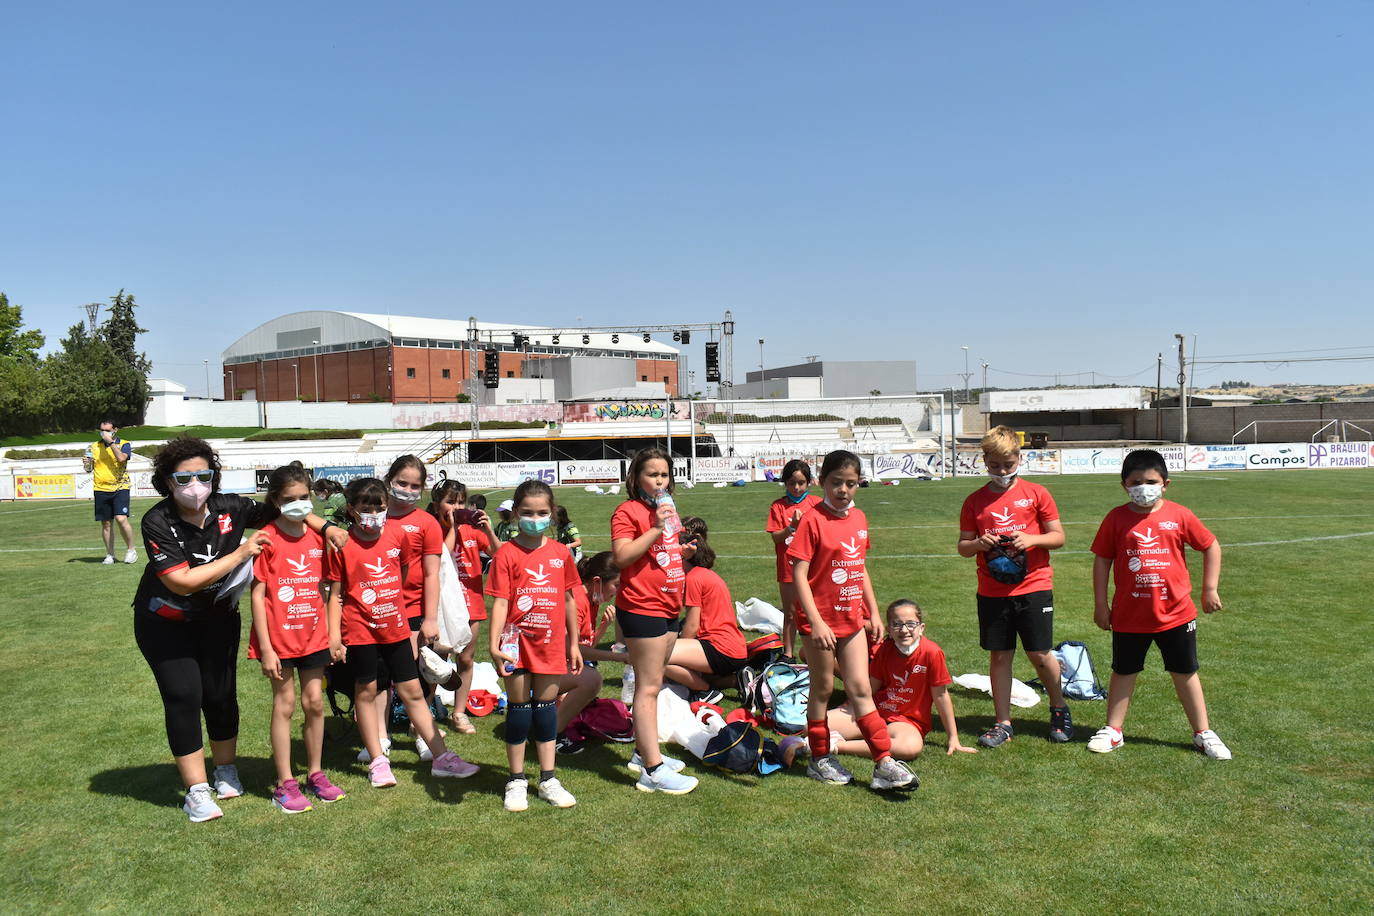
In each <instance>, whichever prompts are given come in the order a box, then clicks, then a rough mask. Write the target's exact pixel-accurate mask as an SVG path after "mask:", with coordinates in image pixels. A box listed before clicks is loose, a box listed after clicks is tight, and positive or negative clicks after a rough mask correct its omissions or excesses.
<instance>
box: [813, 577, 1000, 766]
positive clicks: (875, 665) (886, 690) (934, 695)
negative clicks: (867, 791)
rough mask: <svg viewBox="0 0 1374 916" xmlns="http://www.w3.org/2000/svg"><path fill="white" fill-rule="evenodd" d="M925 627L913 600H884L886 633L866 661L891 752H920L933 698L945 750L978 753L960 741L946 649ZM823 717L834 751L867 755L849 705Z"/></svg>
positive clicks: (904, 756)
mask: <svg viewBox="0 0 1374 916" xmlns="http://www.w3.org/2000/svg"><path fill="white" fill-rule="evenodd" d="M925 628H926V624H925V614H924V612H923V611H922V610H921V608H920V605H918V604H917V603H916V602H915V601H912V600H910V599H908V598H899V599H897V600H896V601H894V602H892V603H891V604H889V605H888V606H887V639H884V640H883V641H882V642H881V643H879V644H878V648H877V649H876V650H875V651H874V653H873V658H872V660H871V661H870V662H869V663H868V677H869V680H871V681H872V682H873V700H874V702H875V703H876V704H877V706H878V713H879V715H881V716H882V717H883V721H885V722H886V723H887V733H888V734H889V735H890V736H891V737H892V756H893V757H896V758H897V759H898V760H915V759H916V757H917V755H919V754H920V753H921V751H922V750H923V749H924V747H925V736H926V735H927V734H928V733H929V732H930V728H931V716H930V709H931V705H932V704H934V706H935V708H936V709H937V710H938V711H939V713H940V724H941V725H942V726H944V729H945V733H946V734H947V735H948V736H949V740H948V744H947V750H946V751H945V753H946V754H947V755H952V754H954V753H957V752H959V751H962V752H964V753H966V754H976V753H977V752H978V749H977V748H975V747H965V746H964V745H963V744H961V743H960V742H959V729H958V726H957V725H956V723H955V721H954V701H953V700H952V699H951V698H950V695H949V690H948V685H949V684H950V683H951V682H952V681H953V679H952V678H951V677H950V676H949V668H948V667H946V665H945V653H944V651H943V650H942V649H941V648H940V647H939V646H938V645H936V644H935V641H934V640H932V639H926V638H924V637H925ZM826 719H827V721H828V723H829V725H830V730H831V737H830V744H831V750H832V751H838V752H839V753H841V754H854V755H856V756H860V757H868V756H871V754H872V752H871V751H870V750H869V747H868V743H867V742H866V741H864V740H863V732H862V731H861V730H860V729H859V724H858V723H857V722H856V721H854V714H853V712H852V711H851V710H850V708H849V707H848V706H847V705H846V706H841V707H839V708H837V709H832V710H830V712H829V713H828V714H827V716H826Z"/></svg>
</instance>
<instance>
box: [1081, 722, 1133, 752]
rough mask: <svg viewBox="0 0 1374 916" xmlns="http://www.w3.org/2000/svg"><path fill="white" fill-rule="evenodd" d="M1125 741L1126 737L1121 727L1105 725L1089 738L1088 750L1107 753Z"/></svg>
mask: <svg viewBox="0 0 1374 916" xmlns="http://www.w3.org/2000/svg"><path fill="white" fill-rule="evenodd" d="M1125 743H1126V737H1125V736H1124V735H1122V734H1121V731H1120V730H1119V729H1115V728H1112V727H1111V726H1110V725H1104V726H1102V727H1101V728H1099V729H1098V730H1097V734H1095V735H1093V736H1092V737H1091V738H1089V739H1088V750H1090V751H1092V752H1093V753H1095V754H1107V753H1110V752H1111V751H1114V750H1116V749H1117V748H1119V747H1121V745H1123V744H1125Z"/></svg>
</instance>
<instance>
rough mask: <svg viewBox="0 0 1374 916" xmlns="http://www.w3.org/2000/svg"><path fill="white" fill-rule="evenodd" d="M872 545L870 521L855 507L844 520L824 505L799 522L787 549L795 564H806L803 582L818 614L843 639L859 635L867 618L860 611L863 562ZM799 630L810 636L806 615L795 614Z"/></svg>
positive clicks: (865, 609) (862, 595)
mask: <svg viewBox="0 0 1374 916" xmlns="http://www.w3.org/2000/svg"><path fill="white" fill-rule="evenodd" d="M870 546H871V541H870V540H869V536H868V516H866V515H864V513H863V510H862V509H859V508H858V507H857V506H851V507H850V508H849V512H847V513H846V514H845V515H844V516H843V517H841V516H839V515H836V514H835V512H834V510H832V509H831V508H830V507H829V506H828V505H826V504H825V503H824V502H821V503H819V504H817V505H816V507H815V508H814V509H812V510H811V511H810V512H808V513H806V514H805V515H803V516H802V520H801V524H800V525H798V526H797V533H796V534H795V535H794V536H793V537H792V543H791V544H790V545H788V548H787V556H788V557H790V558H791V559H792V560H793V562H796V561H799V560H805V561H807V562H809V563H810V564H811V565H810V568H809V569H808V570H807V576H806V581H807V582H808V583H809V584H810V586H811V597H812V599H813V600H814V601H815V602H816V611H817V612H818V613H819V614H820V615H821V619H822V620H824V621H825V623H826V626H828V627H830V629H831V630H832V631H834V633H835V638H836V639H843V638H844V637H846V636H848V635H850V634H851V633H854V632H857V631H858V630H859V629H860V628H861V627H862V626H863V623H864V620H865V619H867V617H868V609H867V608H866V607H865V606H864V590H863V584H864V577H865V576H867V574H868V573H867V571H866V570H865V568H864V558H865V557H866V556H867V555H868V549H869V547H870ZM797 629H799V630H800V631H801V632H802V633H805V634H809V633H810V632H811V623H810V621H809V620H807V617H806V614H804V613H802V612H800V611H799V612H798V613H797Z"/></svg>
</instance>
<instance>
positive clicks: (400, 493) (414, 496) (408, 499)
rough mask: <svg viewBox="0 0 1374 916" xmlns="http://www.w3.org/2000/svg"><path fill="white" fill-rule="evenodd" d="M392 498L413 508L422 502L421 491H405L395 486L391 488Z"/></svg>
mask: <svg viewBox="0 0 1374 916" xmlns="http://www.w3.org/2000/svg"><path fill="white" fill-rule="evenodd" d="M391 498H392V499H394V500H395V501H396V502H398V503H405V504H406V505H407V506H413V505H415V504H416V503H417V502H419V501H420V491H419V490H403V489H401V488H400V487H396V486H393V487H392V488H391Z"/></svg>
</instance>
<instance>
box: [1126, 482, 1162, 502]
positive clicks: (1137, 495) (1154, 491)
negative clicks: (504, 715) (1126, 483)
mask: <svg viewBox="0 0 1374 916" xmlns="http://www.w3.org/2000/svg"><path fill="white" fill-rule="evenodd" d="M1126 493H1127V494H1128V495H1129V496H1130V497H1131V502H1133V503H1135V504H1136V505H1137V506H1153V505H1154V504H1155V503H1157V502H1159V498H1160V497H1161V496H1163V495H1164V485H1163V484H1159V483H1142V484H1138V485H1136V486H1134V487H1127V488H1126Z"/></svg>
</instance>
